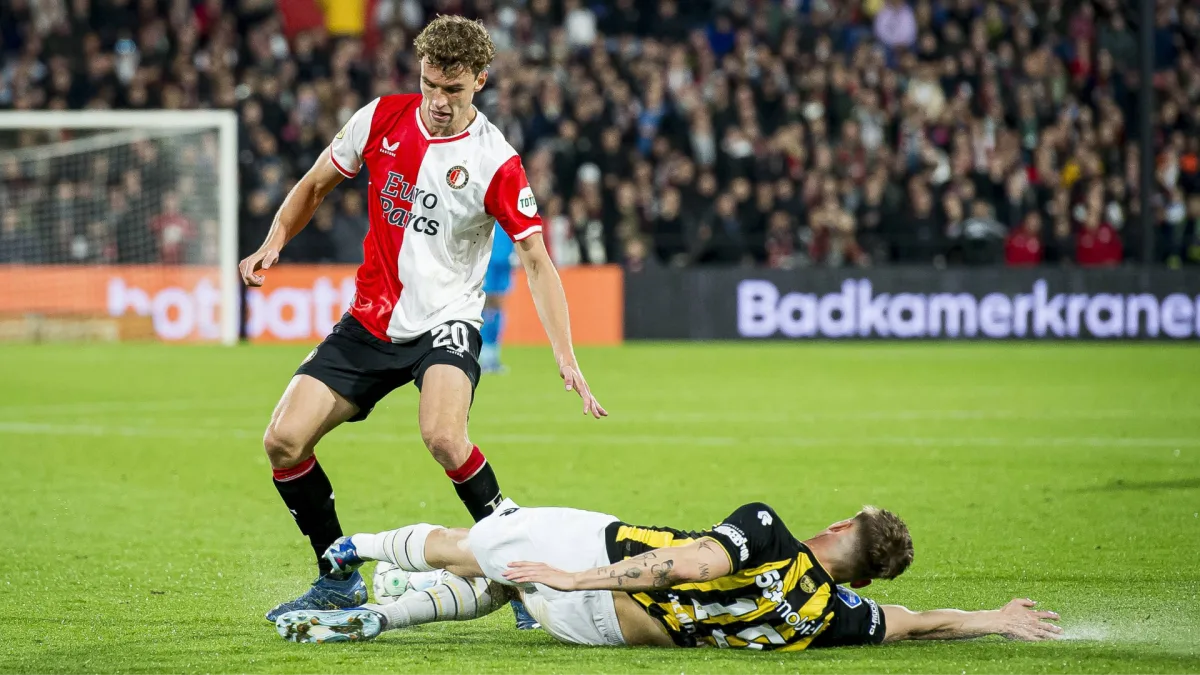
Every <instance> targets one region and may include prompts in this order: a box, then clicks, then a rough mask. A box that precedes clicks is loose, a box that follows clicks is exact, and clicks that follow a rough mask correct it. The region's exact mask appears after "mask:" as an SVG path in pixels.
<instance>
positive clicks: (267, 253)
mask: <svg viewBox="0 0 1200 675" xmlns="http://www.w3.org/2000/svg"><path fill="white" fill-rule="evenodd" d="M342 178H343V176H342V174H341V172H339V171H338V170H337V167H335V166H334V165H333V160H332V159H331V158H330V153H329V151H328V150H326V151H325V152H322V153H321V158H320V159H318V160H317V162H316V163H315V164H313V166H312V168H311V169H309V170H308V173H306V174H304V177H303V178H301V179H300V182H298V183H296V187H294V188H292V191H291V192H289V193H288V195H287V197H285V198H284V200H283V204H281V205H280V206H279V211H278V212H276V213H275V221H274V222H273V223H271V230H270V231H269V232H268V233H267V238H266V240H264V241H263V243H262V246H259V247H258V250H257V251H255V252H254V253H252V254H251V255H250V256H248V257H247V258H246V259H245V260H243V261H242V262H241V264H240V265H239V266H238V270H239V271H240V272H241V274H242V281H243V282H245V284H246V285H247V286H262V285H263V282H264V281H266V279H265V278H264V277H263V275H261V274H259V272H260V271H262V270H266V269H270V268H271V266H272V265H274V264H275V263H276V262H278V261H279V252H280V251H282V250H283V247H284V245H285V244H287V243H288V242H289V241H291V239H292V237H294V236H296V235H297V234H298V233H299V232H300V230H303V229H304V226H305V225H307V224H308V221H309V220H312V217H313V214H314V213H316V212H317V207H318V206H320V205H321V202H323V201H324V200H325V197H326V195H328V194H329V193H330V192H331V191H332V190H333V188H335V187H337V185H338V183H341V182H342Z"/></svg>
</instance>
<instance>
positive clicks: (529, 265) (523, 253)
mask: <svg viewBox="0 0 1200 675" xmlns="http://www.w3.org/2000/svg"><path fill="white" fill-rule="evenodd" d="M516 249H517V257H518V258H520V259H521V265H522V266H523V267H524V268H525V275H526V276H527V277H529V291H530V293H531V294H532V295H533V304H534V306H535V307H537V313H538V318H539V319H541V321H542V327H543V328H544V329H545V330H546V336H547V337H549V338H550V346H551V348H552V349H553V350H554V360H555V361H556V362H557V363H558V373H559V375H561V376H562V378H563V384H564V385H565V386H566V388H567V391H574V392H576V393H578V394H579V397H580V398H582V399H583V414H584V415H588V414H591V415H592V416H593V417H595V418H596V419H600V418H601V417H607V416H608V411H607V410H605V409H604V408H603V406H601V405H600V402H599V401H597V400H596V397H595V396H593V395H592V390H591V389H590V388H589V387H588V383H587V380H585V379H583V372H582V371H581V370H580V369H579V362H578V361H577V360H576V359H575V347H574V346H573V345H572V344H571V317H570V314H569V313H568V311H567V294H566V292H565V291H563V285H562V279H560V278H559V276H558V270H556V269H555V268H554V262H553V261H552V260H551V259H550V252H549V251H547V250H546V243H545V242H544V241H542V235H540V234H534V235H531V236H529V237H526V238H524V239H522V240H521V241H518V242H516Z"/></svg>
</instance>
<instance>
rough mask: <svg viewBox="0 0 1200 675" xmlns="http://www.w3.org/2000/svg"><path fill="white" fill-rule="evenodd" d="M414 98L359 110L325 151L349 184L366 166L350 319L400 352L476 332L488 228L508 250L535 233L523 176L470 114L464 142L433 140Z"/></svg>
mask: <svg viewBox="0 0 1200 675" xmlns="http://www.w3.org/2000/svg"><path fill="white" fill-rule="evenodd" d="M420 106H421V95H420V94H397V95H393V96H384V97H381V98H377V99H375V100H374V101H371V102H370V103H368V104H367V105H366V106H364V107H363V108H361V109H360V110H359V111H358V112H356V113H354V116H353V117H351V118H350V121H349V122H348V123H347V124H346V127H345V128H344V129H342V131H341V132H339V133H338V135H337V137H336V138H334V139H333V143H332V144H331V145H330V146H329V148H330V154H331V156H332V159H333V164H334V166H335V167H337V170H338V171H340V172H342V174H344V175H345V176H347V177H348V178H353V177H354V176H356V175H358V172H359V171H361V170H362V168H363V167H364V166H365V167H366V170H367V172H368V176H369V178H370V182H369V183H368V184H367V202H368V215H369V218H370V229H369V230H368V231H367V238H366V240H365V242H364V243H363V264H362V266H360V267H359V268H358V275H357V277H356V279H355V285H356V288H355V294H354V302H353V304H352V305H351V308H350V313H351V314H353V315H354V317H355V318H356V319H358V320H359V321H360V322H361V323H362V324H363V326H365V327H366V328H367V330H369V331H371V333H373V334H374V335H375V336H376V337H379V338H380V339H384V340H391V341H393V342H405V341H408V340H412V339H414V338H417V337H419V336H421V335H422V334H424V333H426V332H428V331H430V330H431V329H433V328H434V327H436V326H438V325H441V324H443V323H446V322H447V321H465V322H468V323H471V324H473V325H475V327H477V328H478V327H479V326H481V325H482V324H483V319H482V312H483V303H484V295H483V290H482V287H483V277H484V273H485V272H486V271H487V265H488V259H489V257H490V256H491V252H492V236H493V231H494V230H495V227H493V223H494V222H499V223H500V227H501V228H502V229H503V230H504V231H505V232H506V233H507V234H508V236H509V237H511V238H512V239H513V240H514V241H520V240H522V239H525V238H526V237H529V236H531V235H533V234H535V233H538V232H541V230H542V219H541V217H540V216H539V215H538V212H537V203H536V202H535V201H534V198H533V190H531V189H530V187H529V180H528V179H527V178H526V177H525V167H524V166H522V164H521V158H520V157H519V156H517V152H516V150H513V147H512V146H511V145H509V144H508V142H507V141H506V140H504V136H503V134H501V133H500V130H499V129H497V128H496V127H495V126H494V125H492V124H491V123H490V122H488V120H487V117H485V116H484V114H483V113H481V112H476V115H475V121H473V122H471V124H470V126H468V127H467V128H466V129H465V130H464V131H463V132H462V133H460V134H458V135H456V136H447V137H435V136H430V135H429V131H428V130H426V128H425V124H424V122H422V121H421V114H420Z"/></svg>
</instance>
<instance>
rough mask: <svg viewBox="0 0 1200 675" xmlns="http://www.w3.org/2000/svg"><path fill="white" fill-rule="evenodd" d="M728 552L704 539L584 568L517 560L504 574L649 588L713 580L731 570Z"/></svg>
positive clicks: (558, 583) (557, 585)
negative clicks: (566, 568)
mask: <svg viewBox="0 0 1200 675" xmlns="http://www.w3.org/2000/svg"><path fill="white" fill-rule="evenodd" d="M731 569H732V568H731V567H730V561H729V555H728V554H727V553H725V550H724V549H723V548H721V546H720V545H718V544H717V543H716V542H714V541H712V540H710V539H701V540H699V541H695V542H692V543H690V544H687V545H686V546H678V547H673V548H656V549H654V550H653V551H647V552H646V553H643V554H642V555H639V556H635V557H633V558H629V559H628V560H623V561H621V562H619V563H613V564H612V565H605V566H604V567H595V568H592V569H590V570H584V571H582V572H564V571H562V570H560V569H557V568H554V567H551V566H549V565H547V564H545V563H539V562H514V563H512V564H511V565H509V566H508V571H507V572H505V574H504V578H505V579H508V580H509V581H511V582H513V583H517V584H525V583H536V584H542V585H543V586H549V587H550V588H554V589H557V590H560V591H589V590H601V591H602V590H608V591H627V592H630V593H635V592H638V591H650V590H654V589H658V588H669V587H671V586H677V585H679V584H686V583H693V582H698V581H711V580H713V579H716V578H718V577H723V576H725V575H726V574H729V572H730V570H731Z"/></svg>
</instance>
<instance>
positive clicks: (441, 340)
mask: <svg viewBox="0 0 1200 675" xmlns="http://www.w3.org/2000/svg"><path fill="white" fill-rule="evenodd" d="M482 344H483V340H482V339H481V338H480V336H479V330H478V329H477V328H475V327H474V326H472V325H471V324H469V323H466V322H465V321H450V322H447V323H444V324H442V325H440V326H438V327H436V328H434V329H433V330H431V331H429V332H428V333H426V334H424V335H422V336H421V337H419V338H416V339H414V340H411V341H409V342H385V341H383V340H380V339H379V338H377V337H375V336H374V335H372V334H371V332H370V331H368V330H367V329H366V328H364V327H363V325H362V324H361V323H359V321H358V319H356V318H354V317H353V316H351V315H350V313H349V312H347V313H346V314H345V316H343V317H342V320H341V321H338V322H337V325H336V326H334V327H333V332H332V333H330V334H329V335H328V336H327V337H326V338H325V340H324V341H323V342H321V344H319V345H317V348H316V349H314V350H312V353H311V354H309V355H308V358H306V359H305V360H304V363H302V364H300V367H299V368H297V369H296V374H297V375H308V376H310V377H314V378H316V379H318V380H320V381H321V382H322V383H324V384H325V386H327V387H329V388H330V389H332V390H334V391H335V392H337V393H338V394H340V395H341V396H342V397H344V398H345V399H346V400H348V401H350V402H351V403H353V404H354V405H355V406H357V407H358V413H357V414H355V415H354V417H351V418H350V421H351V422H357V421H359V420H364V419H366V418H367V415H370V414H371V410H372V409H373V408H374V407H375V404H376V403H379V401H380V400H381V399H382V398H383V397H384V396H387V395H388V394H390V393H391V392H392V391H393V390H396V389H399V388H400V387H403V386H404V385H406V384H408V383H409V382H415V383H416V384H417V389H420V388H421V381H422V380H423V379H424V377H425V371H427V370H429V367H430V366H432V365H435V364H439V363H444V364H446V365H449V366H454V367H455V368H458V369H460V370H462V371H463V372H464V373H466V374H467V379H469V380H470V381H471V392H472V395H474V391H475V387H477V386H478V385H479V372H480V371H479V349H480V347H481V346H482Z"/></svg>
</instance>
